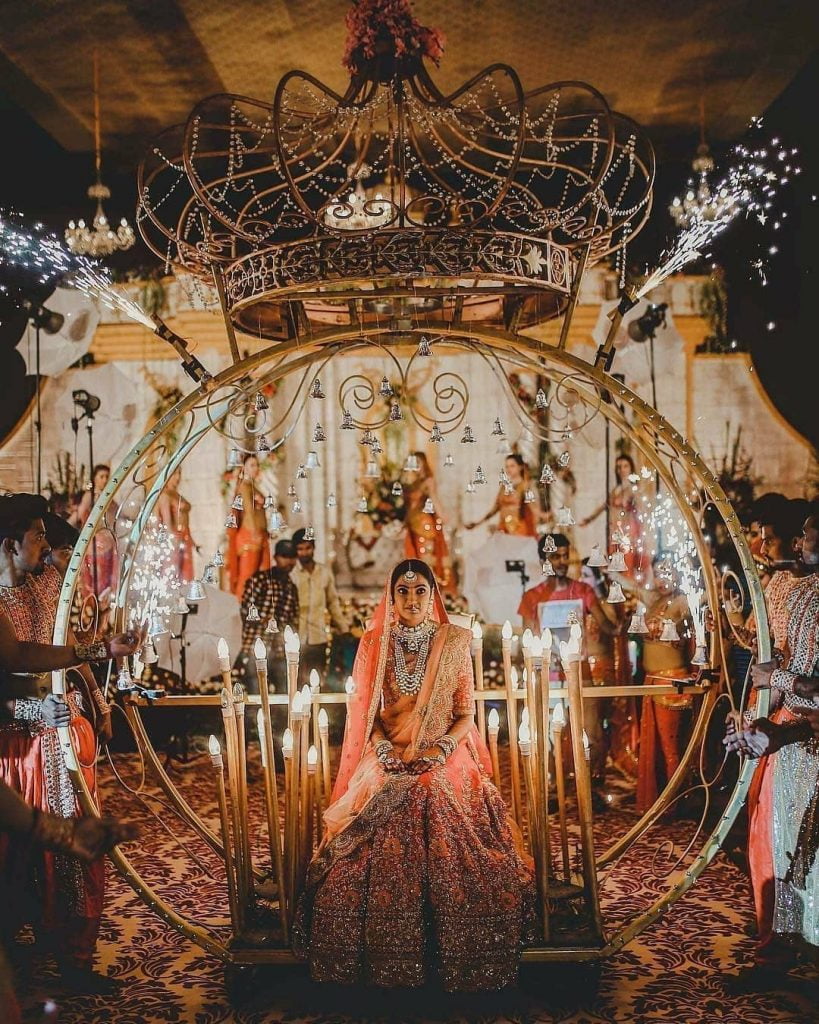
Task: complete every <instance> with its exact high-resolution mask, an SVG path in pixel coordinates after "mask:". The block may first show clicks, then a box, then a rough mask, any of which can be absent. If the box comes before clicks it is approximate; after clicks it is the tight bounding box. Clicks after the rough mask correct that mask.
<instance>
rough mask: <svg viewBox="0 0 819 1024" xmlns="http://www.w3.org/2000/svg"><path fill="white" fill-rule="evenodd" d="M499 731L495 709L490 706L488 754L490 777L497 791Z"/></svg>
mask: <svg viewBox="0 0 819 1024" xmlns="http://www.w3.org/2000/svg"><path fill="white" fill-rule="evenodd" d="M499 732H500V719H499V716H498V713H497V711H496V710H495V709H494V708H492V710H491V711H490V712H489V756H490V757H491V758H492V779H493V781H494V783H495V787H496V788H497V790H498V791H500V788H501V776H500V761H499V760H498V733H499Z"/></svg>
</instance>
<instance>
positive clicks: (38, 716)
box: [12, 697, 43, 722]
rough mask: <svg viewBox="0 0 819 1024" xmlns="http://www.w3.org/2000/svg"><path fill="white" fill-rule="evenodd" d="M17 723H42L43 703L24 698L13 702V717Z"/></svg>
mask: <svg viewBox="0 0 819 1024" xmlns="http://www.w3.org/2000/svg"><path fill="white" fill-rule="evenodd" d="M12 717H13V718H14V719H15V721H17V722H42V720H43V702H42V701H41V700H36V699H33V698H30V697H25V698H22V699H19V700H16V701H15V702H14V715H13V716H12Z"/></svg>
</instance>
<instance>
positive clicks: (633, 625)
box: [628, 612, 648, 636]
mask: <svg viewBox="0 0 819 1024" xmlns="http://www.w3.org/2000/svg"><path fill="white" fill-rule="evenodd" d="M628 631H629V633H635V634H640V635H642V636H645V635H646V634H647V633H648V626H647V625H646V616H645V612H635V613H634V614H633V615H632V616H631V622H630V623H629V626H628Z"/></svg>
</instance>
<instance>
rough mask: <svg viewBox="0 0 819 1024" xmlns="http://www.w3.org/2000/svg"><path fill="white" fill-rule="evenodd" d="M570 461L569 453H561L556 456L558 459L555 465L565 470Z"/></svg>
mask: <svg viewBox="0 0 819 1024" xmlns="http://www.w3.org/2000/svg"><path fill="white" fill-rule="evenodd" d="M571 460H572V457H571V454H570V453H569V452H561V453H560V455H558V457H557V464H558V466H560V467H561V469H565V468H566V466H568V465H569V463H570V462H571Z"/></svg>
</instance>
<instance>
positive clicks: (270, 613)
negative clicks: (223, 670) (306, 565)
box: [236, 540, 299, 693]
mask: <svg viewBox="0 0 819 1024" xmlns="http://www.w3.org/2000/svg"><path fill="white" fill-rule="evenodd" d="M295 564H296V546H295V544H293V542H292V541H290V540H280V541H278V542H277V543H276V547H275V549H274V552H273V566H272V568H270V569H262V571H261V572H257V573H254V574H253V575H252V576H251V577H250V579H249V580H248V581H247V583H245V589H244V593H243V594H242V649H241V652H240V654H239V656H238V658H237V659H236V667H237V668H238V669H239V670H240V673H241V674H243V677H244V678H243V682H244V683H245V685H246V686H247V688H248V691H249V692H250V693H258V692H259V680H258V678H257V675H256V659H255V658H254V656H253V644H254V641H255V640H256V638H257V637H261V638H262V640H263V642H264V645H265V647H267V673H268V679H269V681H270V689H271V690H276V691H278V692H280V693H284V692H286V691H287V669H286V666H285V660H284V627H285V626H292V627H293V629H297V628H298V624H299V592H298V590H297V589H296V584H295V583H294V582H293V580H292V579H291V578H290V571H291V569H292V568H293V566H294V565H295ZM254 605H255V607H256V611H257V612H258V617H256V615H255V614H251V616H250V618H248V613H249V612H251V609H252V607H253V606H254Z"/></svg>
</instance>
